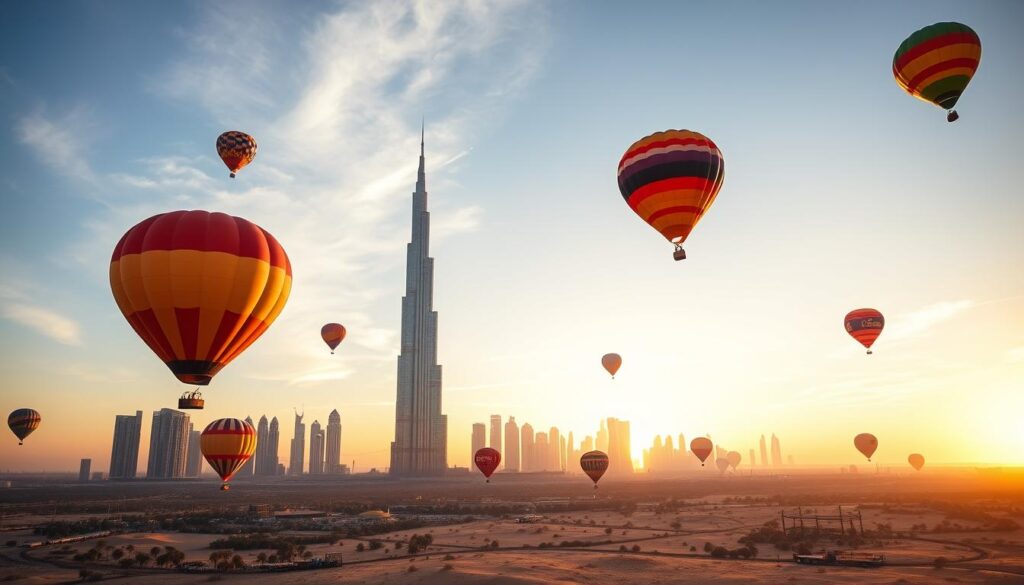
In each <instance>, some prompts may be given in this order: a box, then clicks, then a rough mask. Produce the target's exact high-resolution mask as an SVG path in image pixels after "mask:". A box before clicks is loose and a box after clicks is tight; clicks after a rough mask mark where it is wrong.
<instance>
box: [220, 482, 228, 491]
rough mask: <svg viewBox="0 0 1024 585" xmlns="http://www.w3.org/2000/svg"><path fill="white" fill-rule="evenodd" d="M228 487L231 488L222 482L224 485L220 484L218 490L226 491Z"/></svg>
mask: <svg viewBox="0 0 1024 585" xmlns="http://www.w3.org/2000/svg"><path fill="white" fill-rule="evenodd" d="M230 489H231V486H229V485H228V484H224V485H222V486H220V491H222V492H226V491H228V490H230Z"/></svg>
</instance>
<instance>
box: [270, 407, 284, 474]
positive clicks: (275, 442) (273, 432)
mask: <svg viewBox="0 0 1024 585" xmlns="http://www.w3.org/2000/svg"><path fill="white" fill-rule="evenodd" d="M280 448H281V425H280V424H279V423H278V422H277V417H276V416H275V417H274V418H272V419H270V429H269V430H268V431H267V470H268V471H269V473H268V474H267V475H281V474H282V473H281V469H280V466H281V465H282V463H281V462H280V461H279V460H278V453H280V452H281V450H280Z"/></svg>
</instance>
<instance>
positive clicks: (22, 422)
mask: <svg viewBox="0 0 1024 585" xmlns="http://www.w3.org/2000/svg"><path fill="white" fill-rule="evenodd" d="M42 422H43V417H41V416H39V412H37V411H35V410H32V409H31V408H19V409H18V410H15V411H14V412H12V413H11V414H10V415H8V416H7V426H8V427H10V428H11V432H12V433H14V436H15V437H18V444H19V445H21V444H23V443H24V442H25V437H27V436H29V435H31V434H32V431H34V430H36V429H38V428H39V425H40V424H41V423H42Z"/></svg>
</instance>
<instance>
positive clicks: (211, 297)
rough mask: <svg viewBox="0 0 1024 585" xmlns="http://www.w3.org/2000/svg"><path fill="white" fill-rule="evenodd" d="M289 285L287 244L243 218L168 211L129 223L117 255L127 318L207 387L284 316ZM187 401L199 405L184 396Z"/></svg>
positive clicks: (174, 366) (187, 379)
mask: <svg viewBox="0 0 1024 585" xmlns="http://www.w3.org/2000/svg"><path fill="white" fill-rule="evenodd" d="M291 288H292V266H291V263H290V262H289V261H288V255H287V254H286V253H285V251H284V248H282V247H281V244H279V243H278V242H277V240H276V239H274V236H272V235H270V233H268V232H267V231H266V230H264V229H263V228H261V227H259V226H258V225H256V224H254V223H250V222H249V221H246V220H244V219H242V218H240V217H232V216H230V215H227V214H224V213H209V212H206V211H174V212H171V213H162V214H160V215H154V216H153V217H151V218H149V219H147V220H145V221H143V222H141V223H139V224H138V225H136V226H135V227H133V228H131V229H129V230H128V232H127V233H125V235H124V236H123V237H122V238H121V241H119V242H118V243H117V246H115V247H114V253H113V255H112V257H111V259H110V289H111V292H113V294H114V300H115V301H116V302H117V306H118V308H120V309H121V312H122V313H123V314H124V317H125V319H127V320H128V323H129V324H130V325H131V326H132V329H134V330H135V333H137V334H138V335H139V337H141V338H142V340H143V341H144V342H146V345H148V346H149V348H150V349H151V350H153V353H155V354H156V355H157V357H159V358H160V360H162V361H163V362H164V363H165V364H167V367H168V368H170V370H171V372H172V373H173V374H174V375H175V376H176V377H177V378H178V380H180V381H181V382H182V383H184V384H195V385H197V386H205V385H207V384H209V383H210V381H211V380H212V379H213V377H214V376H215V375H217V372H219V371H220V370H221V369H222V368H224V366H226V365H228V364H229V363H230V362H231V360H233V359H235V358H236V357H238V355H239V354H241V353H242V352H243V351H245V349H246V348H248V347H249V346H250V345H252V344H253V342H255V341H256V340H257V339H259V337H260V336H261V335H263V332H264V331H266V330H267V328H268V327H270V325H271V324H272V323H273V322H274V320H275V319H277V316H278V315H279V314H280V313H281V311H282V310H283V309H284V305H285V303H286V302H287V301H288V294H289V292H291ZM182 400H183V401H184V403H183V404H182V403H179V404H181V406H180V408H188V407H193V408H195V407H196V406H195V405H200V406H198V407H200V408H201V403H202V400H201V399H197V398H196V397H195V396H191V397H189V395H186V396H183V397H182Z"/></svg>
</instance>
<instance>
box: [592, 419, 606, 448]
mask: <svg viewBox="0 0 1024 585" xmlns="http://www.w3.org/2000/svg"><path fill="white" fill-rule="evenodd" d="M595 445H596V446H597V450H598V451H603V452H605V453H607V452H608V427H606V426H605V424H604V419H601V428H600V429H598V430H597V442H596V443H595Z"/></svg>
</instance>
